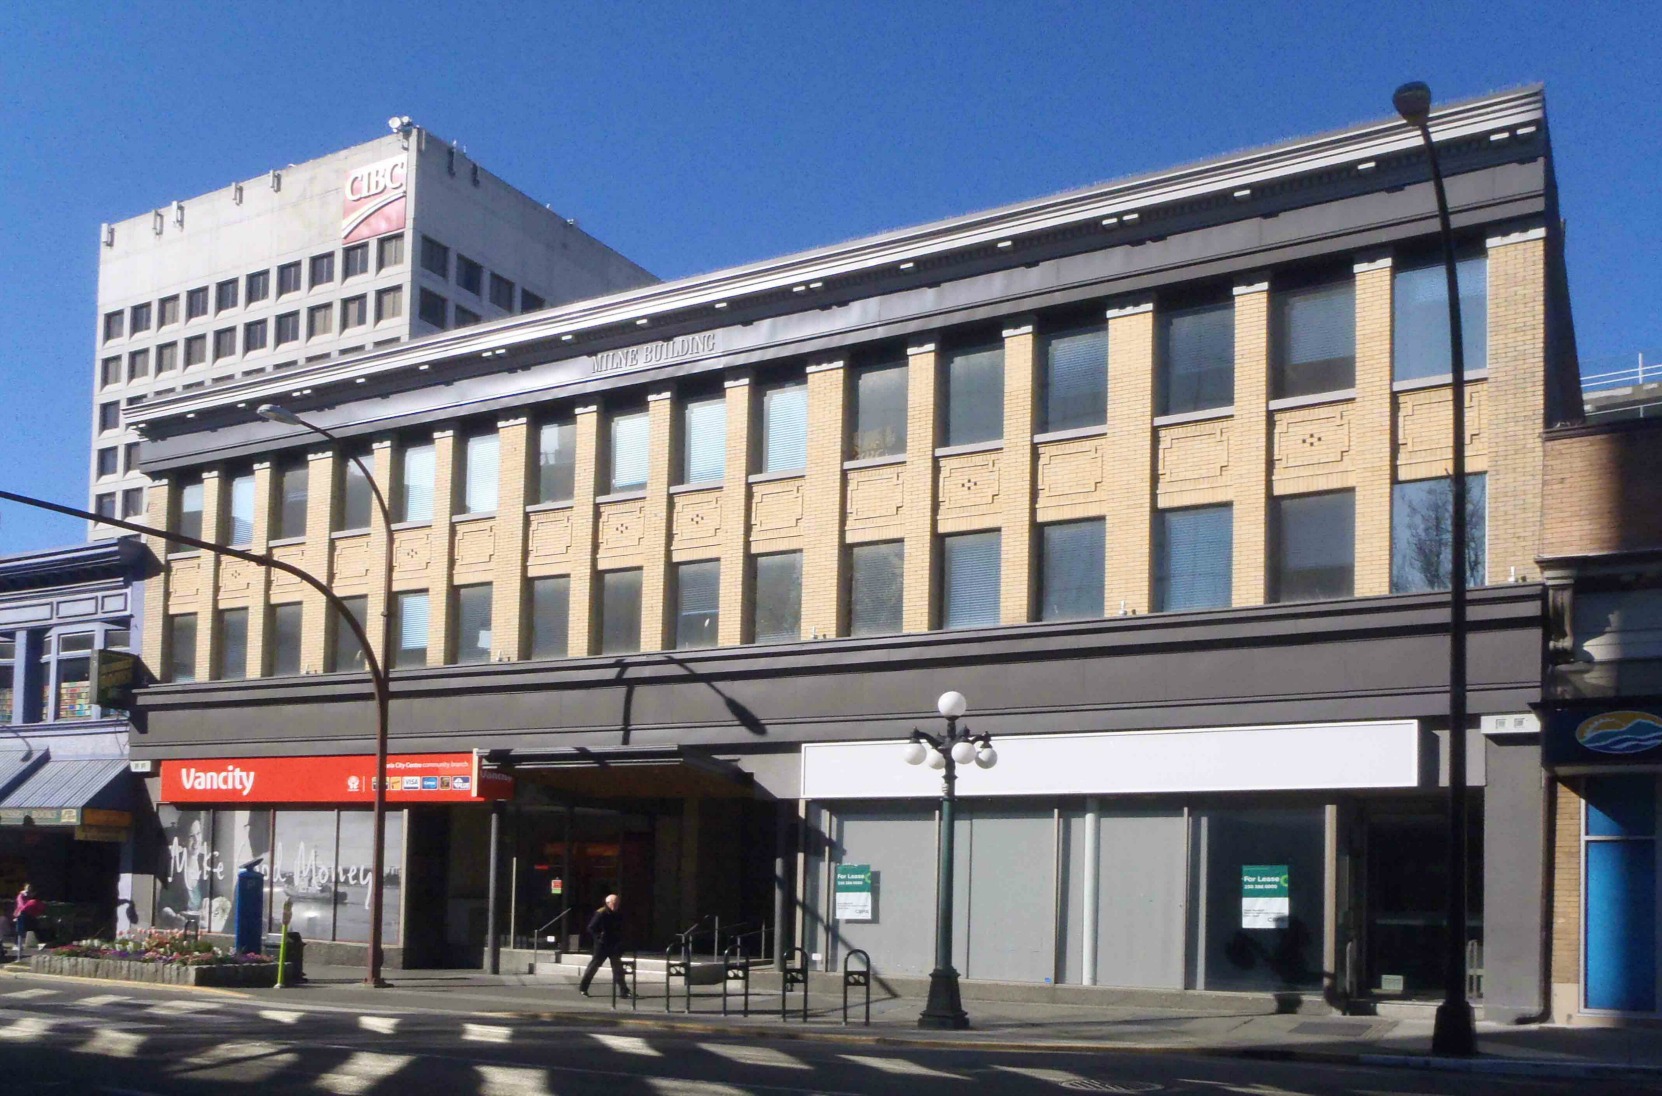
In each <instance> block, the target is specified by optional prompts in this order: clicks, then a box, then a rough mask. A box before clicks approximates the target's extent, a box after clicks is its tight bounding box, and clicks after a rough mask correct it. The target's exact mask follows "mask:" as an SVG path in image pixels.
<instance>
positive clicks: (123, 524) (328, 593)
mask: <svg viewBox="0 0 1662 1096" xmlns="http://www.w3.org/2000/svg"><path fill="white" fill-rule="evenodd" d="M371 482H373V481H371ZM0 499H4V500H5V501H7V502H15V503H19V504H20V505H23V506H33V507H35V508H36V509H37V510H50V511H51V512H52V513H54V514H65V515H67V516H69V517H72V518H80V519H81V520H83V521H90V522H93V523H94V524H98V525H108V526H111V527H113V528H116V529H125V530H127V531H128V532H129V533H139V534H141V535H143V536H147V537H159V538H161V539H162V540H165V541H167V542H168V543H170V544H182V545H184V546H185V547H186V548H195V549H198V550H199V551H203V552H212V553H213V554H214V555H216V556H226V557H228V558H230V559H240V560H243V561H244V562H247V563H252V564H254V565H255V566H256V567H267V568H270V569H271V570H273V571H282V572H284V573H285V574H290V575H293V576H294V577H295V578H297V579H299V580H300V581H301V582H304V583H305V584H306V585H308V586H310V587H311V588H312V589H314V590H316V591H317V592H318V593H320V594H322V595H323V600H324V601H326V602H328V603H329V605H330V607H331V608H333V609H334V610H335V612H337V613H339V614H340V616H341V619H343V620H345V621H346V625H347V627H348V628H350V629H352V634H353V635H354V636H355V637H357V640H358V642H359V644H361V645H362V646H363V649H364V662H365V664H367V665H368V667H369V676H370V680H371V682H372V683H373V685H374V689H375V712H376V719H377V726H376V738H377V741H378V742H379V743H380V744H381V749H382V752H381V754H380V760H379V762H378V769H377V771H378V772H379V774H380V777H381V779H380V780H378V781H376V788H377V791H376V794H375V807H376V829H375V878H374V880H373V881H371V883H370V892H369V893H370V909H371V921H370V929H369V933H370V940H371V943H370V948H369V974H368V977H367V978H366V979H365V983H366V984H367V985H371V986H384V985H386V983H385V982H384V981H382V980H381V947H380V945H381V844H382V842H381V836H382V833H383V832H384V831H383V829H382V818H383V817H384V814H385V811H386V761H387V758H386V752H385V749H386V741H387V674H386V671H385V670H384V669H383V668H382V666H381V660H380V659H379V658H377V657H376V655H375V649H374V648H373V647H372V646H371V645H370V642H369V635H368V634H367V633H366V632H365V631H364V627H363V625H362V624H360V623H359V622H358V618H357V617H355V616H353V615H352V612H351V610H350V609H348V608H347V607H346V603H345V602H344V601H342V600H341V599H340V595H338V594H336V593H335V592H334V591H333V590H331V589H329V587H328V586H327V585H326V584H324V583H323V582H321V581H319V580H318V579H317V578H316V577H315V576H313V575H312V574H310V573H309V572H307V571H304V570H301V569H300V568H299V567H296V566H295V565H294V564H292V563H287V562H285V561H283V560H280V559H277V558H276V557H275V556H270V555H266V554H264V553H261V552H244V551H243V550H242V549H240V548H227V547H225V546H224V545H223V544H215V543H213V542H212V541H207V540H199V539H197V538H196V537H187V536H185V535H184V534H183V533H176V532H173V531H172V530H171V529H156V528H153V527H151V526H149V525H139V524H137V523H136V522H131V521H122V520H120V519H119V518H113V517H104V516H102V515H99V514H94V513H91V512H89V511H86V510H77V509H75V508H74V507H72V506H59V505H58V504H57V503H55V502H47V501H45V500H44V499H37V498H31V497H30V496H28V495H19V494H17V493H15V492H12V491H0Z"/></svg>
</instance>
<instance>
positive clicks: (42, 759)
mask: <svg viewBox="0 0 1662 1096" xmlns="http://www.w3.org/2000/svg"><path fill="white" fill-rule="evenodd" d="M48 756H49V755H48V754H47V752H46V751H45V750H36V749H30V750H7V751H6V752H4V753H0V800H3V799H4V798H5V797H6V795H7V794H8V793H10V792H11V790H12V789H13V788H16V787H18V786H20V785H21V784H22V783H23V782H24V781H25V780H27V779H29V776H30V775H31V774H32V773H33V772H34V771H35V770H36V769H38V768H40V767H41V766H42V765H44V764H46V759H47V757H48Z"/></svg>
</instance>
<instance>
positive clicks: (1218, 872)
mask: <svg viewBox="0 0 1662 1096" xmlns="http://www.w3.org/2000/svg"><path fill="white" fill-rule="evenodd" d="M1197 825H1198V826H1199V827H1200V832H1199V833H1198V834H1197V837H1198V838H1199V839H1200V840H1202V841H1204V843H1205V856H1206V859H1205V861H1204V862H1205V865H1206V869H1205V877H1206V899H1205V907H1204V910H1203V916H1204V918H1205V921H1204V924H1203V928H1202V946H1203V948H1204V951H1203V952H1202V955H1203V956H1204V958H1203V960H1202V963H1203V966H1202V972H1201V973H1202V977H1203V980H1204V981H1203V986H1204V988H1206V989H1209V990H1246V991H1252V990H1257V991H1265V990H1284V989H1311V988H1316V987H1318V986H1320V985H1321V977H1322V965H1321V955H1322V928H1323V926H1322V913H1323V908H1324V906H1325V895H1324V890H1323V889H1324V879H1325V872H1324V868H1323V849H1324V841H1325V837H1324V833H1325V829H1324V826H1325V823H1324V819H1323V815H1322V810H1321V808H1319V807H1301V808H1288V809H1284V810H1208V811H1202V812H1200V813H1199V815H1198V818H1197ZM1272 877H1278V878H1279V879H1280V880H1281V882H1280V884H1277V883H1275V882H1273V881H1272Z"/></svg>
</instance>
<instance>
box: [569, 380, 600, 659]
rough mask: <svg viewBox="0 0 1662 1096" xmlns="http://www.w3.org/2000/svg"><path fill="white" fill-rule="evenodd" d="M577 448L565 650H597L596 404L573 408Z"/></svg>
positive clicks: (576, 652)
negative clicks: (567, 634)
mask: <svg viewBox="0 0 1662 1096" xmlns="http://www.w3.org/2000/svg"><path fill="white" fill-rule="evenodd" d="M576 417H577V452H576V466H575V469H574V474H573V482H572V499H571V626H570V639H569V645H568V647H567V651H568V652H569V653H570V654H571V655H572V656H574V657H576V656H581V655H592V654H595V653H597V652H598V651H599V649H600V644H599V643H597V642H596V635H597V633H598V628H597V627H596V619H597V616H596V613H595V603H594V588H595V579H594V522H595V510H594V496H595V477H596V476H597V475H598V473H599V467H600V408H599V406H598V405H596V404H586V405H584V406H582V407H579V408H577V416H576Z"/></svg>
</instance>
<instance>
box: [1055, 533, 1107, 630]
mask: <svg viewBox="0 0 1662 1096" xmlns="http://www.w3.org/2000/svg"><path fill="white" fill-rule="evenodd" d="M1103 533H1104V523H1103V521H1102V519H1100V518H1098V519H1095V520H1093V521H1069V522H1062V523H1060V524H1056V525H1046V526H1044V533H1043V537H1044V547H1043V551H1044V555H1043V561H1042V563H1041V564H1040V567H1041V570H1042V573H1043V596H1042V598H1041V601H1042V604H1041V605H1040V608H1039V619H1041V620H1078V619H1082V618H1086V617H1099V616H1101V615H1102V572H1103V558H1104V557H1103V552H1104V543H1103Z"/></svg>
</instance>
